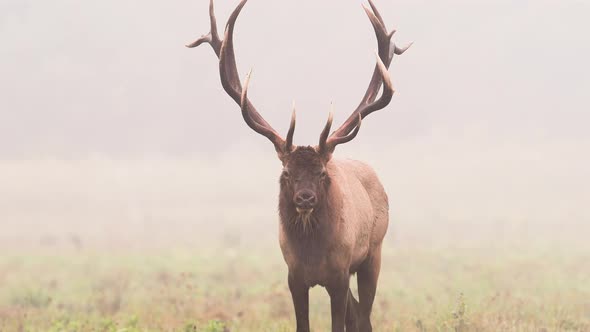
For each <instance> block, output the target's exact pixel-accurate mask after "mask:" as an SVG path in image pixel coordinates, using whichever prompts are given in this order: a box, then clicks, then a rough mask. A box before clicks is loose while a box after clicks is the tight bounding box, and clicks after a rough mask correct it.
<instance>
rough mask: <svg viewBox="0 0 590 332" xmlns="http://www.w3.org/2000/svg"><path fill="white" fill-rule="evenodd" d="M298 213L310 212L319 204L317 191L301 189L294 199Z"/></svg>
mask: <svg viewBox="0 0 590 332" xmlns="http://www.w3.org/2000/svg"><path fill="white" fill-rule="evenodd" d="M293 201H294V203H295V207H296V209H297V212H298V213H309V212H311V211H312V210H313V208H314V207H315V206H316V204H317V197H316V195H315V193H314V192H313V191H311V190H308V189H303V190H299V191H298V192H297V193H296V194H295V197H294V199H293Z"/></svg>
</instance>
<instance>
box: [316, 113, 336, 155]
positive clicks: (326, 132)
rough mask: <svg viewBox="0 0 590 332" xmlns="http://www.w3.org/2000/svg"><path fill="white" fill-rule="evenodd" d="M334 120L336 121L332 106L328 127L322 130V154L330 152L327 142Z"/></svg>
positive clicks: (320, 146) (320, 145)
mask: <svg viewBox="0 0 590 332" xmlns="http://www.w3.org/2000/svg"><path fill="white" fill-rule="evenodd" d="M333 120H334V112H333V105H330V113H329V114H328V121H326V125H325V126H324V130H322V133H321V134H320V144H319V150H320V151H322V152H329V151H328V150H329V149H328V146H327V145H326V142H327V141H328V136H329V135H330V129H331V128H332V121H333Z"/></svg>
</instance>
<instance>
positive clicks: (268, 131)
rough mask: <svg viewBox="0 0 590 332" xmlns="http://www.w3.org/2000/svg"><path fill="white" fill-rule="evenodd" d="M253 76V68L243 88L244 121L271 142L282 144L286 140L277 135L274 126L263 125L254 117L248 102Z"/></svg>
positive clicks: (242, 107) (242, 106) (241, 102)
mask: <svg viewBox="0 0 590 332" xmlns="http://www.w3.org/2000/svg"><path fill="white" fill-rule="evenodd" d="M251 77H252V70H250V71H249V72H248V74H247V75H246V80H245V81H244V89H243V90H242V94H241V97H240V107H241V109H242V117H243V118H244V121H246V124H247V125H248V126H249V127H250V128H252V129H253V130H254V131H255V132H257V133H259V134H260V135H262V136H265V137H266V138H268V139H269V140H270V141H271V142H273V143H274V144H275V146H282V145H283V143H284V141H283V140H282V138H281V137H280V136H279V135H277V133H276V132H275V131H274V130H273V129H272V128H269V127H266V126H264V125H261V124H259V123H258V122H256V120H255V119H253V118H252V110H251V109H250V103H249V102H248V85H249V84H250V78H251Z"/></svg>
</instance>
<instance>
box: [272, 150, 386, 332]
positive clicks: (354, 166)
mask: <svg viewBox="0 0 590 332" xmlns="http://www.w3.org/2000/svg"><path fill="white" fill-rule="evenodd" d="M328 158H329V157H327V158H326V156H323V155H321V154H320V153H319V152H317V149H314V148H312V147H298V148H296V150H295V151H293V152H292V153H291V154H290V155H289V156H287V157H286V158H285V159H284V160H283V164H284V167H285V170H287V171H288V172H289V173H290V174H289V176H288V178H287V177H285V176H284V175H283V176H281V191H280V197H279V214H280V219H281V221H280V228H279V240H280V245H281V250H282V252H283V257H284V259H285V262H286V263H287V266H288V268H289V288H290V290H291V293H292V295H293V301H294V305H295V311H296V316H297V331H309V319H308V301H309V300H308V290H309V288H310V287H313V286H315V285H321V286H324V287H326V289H327V290H328V293H329V294H330V297H331V302H332V328H333V329H332V330H333V331H343V330H344V324H346V326H347V331H359V329H360V331H371V324H370V313H371V306H372V303H373V298H374V295H375V288H376V285H377V277H378V274H379V268H380V258H381V242H382V241H383V237H384V236H385V233H386V231H387V225H388V202H387V195H386V193H385V191H384V189H383V186H382V185H381V183H380V182H379V179H378V178H377V175H376V174H375V172H374V171H373V170H372V169H371V167H369V166H368V165H366V164H364V163H361V162H358V161H353V160H327V161H326V159H328ZM322 171H325V172H326V174H327V176H326V177H325V178H324V179H320V178H319V177H318V174H320V173H321V172H322ZM295 181H297V184H299V185H297V184H295V183H294V182H295ZM301 184H302V185H301ZM302 186H304V187H305V188H303V189H306V188H307V187H310V186H311V187H313V188H314V189H315V192H316V194H317V196H318V202H317V205H316V206H315V207H314V209H313V212H312V213H311V214H310V215H309V223H308V224H307V225H306V224H305V220H303V219H302V216H301V215H300V214H299V213H297V209H296V204H295V203H294V200H293V195H294V194H295V193H296V192H295V190H294V188H295V187H299V188H298V189H301V187H302ZM354 273H358V284H359V297H360V303H359V302H357V301H356V299H354V298H353V297H352V293H350V290H349V278H350V275H351V274H354ZM347 305H348V306H349V307H348V308H347Z"/></svg>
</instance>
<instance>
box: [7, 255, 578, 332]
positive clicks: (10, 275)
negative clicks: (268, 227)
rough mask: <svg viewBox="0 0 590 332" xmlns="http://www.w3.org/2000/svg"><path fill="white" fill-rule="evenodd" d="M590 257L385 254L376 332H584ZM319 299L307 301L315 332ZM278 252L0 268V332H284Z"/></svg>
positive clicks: (318, 294)
mask: <svg viewBox="0 0 590 332" xmlns="http://www.w3.org/2000/svg"><path fill="white" fill-rule="evenodd" d="M589 262H590V254H589V253H588V252H587V251H566V252H560V251H556V250H553V249H551V248H547V249H543V248H536V249H532V248H528V249H524V250H517V249H508V248H503V249H494V248H491V247H489V248H477V249H473V248H471V249H459V248H429V249H426V248H410V247H403V248H400V247H394V246H388V247H386V248H385V249H384V260H383V268H382V273H381V276H380V284H379V288H378V292H377V298H376V301H375V307H374V312H373V316H372V317H373V326H374V327H375V331H590V263H589ZM329 312H330V311H329V299H328V296H327V294H326V292H325V291H324V289H323V288H321V287H315V288H313V289H312V293H311V312H310V315H311V322H312V328H313V330H314V331H328V330H329V329H328V327H329V324H330V315H329ZM293 327H294V315H293V309H292V304H291V298H290V295H289V291H288V288H287V283H286V267H285V264H284V263H283V261H282V258H281V256H280V250H279V248H278V245H271V244H269V245H268V247H264V246H260V247H257V248H256V249H253V248H251V247H247V246H244V245H243V246H241V247H234V248H232V249H223V248H217V247H208V248H205V249H196V248H193V249H178V250H166V251H162V250H160V251H156V250H148V251H143V252H142V251H137V250H136V251H132V250H116V251H115V250H110V251H99V250H94V251H93V250H90V249H84V250H81V251H78V252H75V251H66V250H49V252H45V253H43V252H41V251H39V252H36V251H28V252H22V253H14V252H13V253H10V254H4V255H2V256H1V257H0V331H52V332H58V331H109V332H136V331H209V332H217V331H219V332H221V331H293V330H294V328H293Z"/></svg>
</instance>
